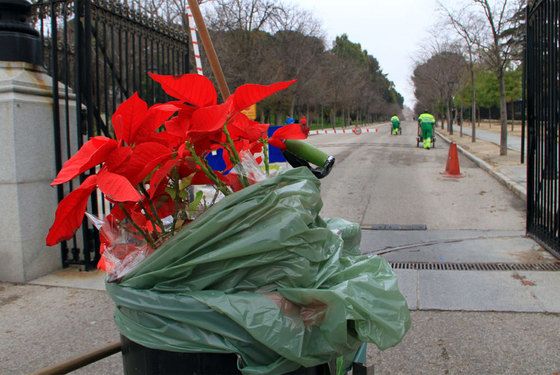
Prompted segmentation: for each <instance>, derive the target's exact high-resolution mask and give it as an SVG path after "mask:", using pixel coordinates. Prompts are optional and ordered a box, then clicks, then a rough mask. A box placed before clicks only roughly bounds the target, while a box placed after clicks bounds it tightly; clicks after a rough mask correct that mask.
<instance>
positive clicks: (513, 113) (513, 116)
mask: <svg viewBox="0 0 560 375" xmlns="http://www.w3.org/2000/svg"><path fill="white" fill-rule="evenodd" d="M514 123H515V107H514V101H513V99H511V131H512V132H513V130H514V129H513V124H514Z"/></svg>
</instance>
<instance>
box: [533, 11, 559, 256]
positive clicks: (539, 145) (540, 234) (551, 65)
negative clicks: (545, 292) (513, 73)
mask: <svg viewBox="0 0 560 375" xmlns="http://www.w3.org/2000/svg"><path fill="white" fill-rule="evenodd" d="M526 64H527V65H526V69H527V70H526V72H527V74H526V76H527V77H526V87H527V94H526V95H527V129H528V153H527V156H528V159H527V182H528V184H527V233H528V234H529V235H530V236H531V237H533V238H535V239H536V240H537V241H539V242H540V243H542V244H543V245H544V246H545V247H547V248H548V249H549V250H551V251H552V252H554V253H555V254H556V255H560V212H559V209H560V197H559V193H560V185H559V180H558V178H559V171H558V165H559V163H558V161H559V160H558V157H559V155H560V153H559V149H558V135H559V134H558V130H559V125H560V1H559V0H540V1H532V2H529V5H528V9H527V50H526Z"/></svg>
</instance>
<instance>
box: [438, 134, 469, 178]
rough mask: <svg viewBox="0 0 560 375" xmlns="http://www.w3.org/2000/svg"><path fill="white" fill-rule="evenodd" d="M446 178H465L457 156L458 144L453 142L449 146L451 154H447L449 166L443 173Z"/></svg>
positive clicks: (447, 165)
mask: <svg viewBox="0 0 560 375" xmlns="http://www.w3.org/2000/svg"><path fill="white" fill-rule="evenodd" d="M441 173H442V174H443V175H444V176H445V177H454V178H461V177H465V176H464V175H462V174H461V171H460V169H459V157H458V156H457V144H456V143H454V142H451V143H450V144H449V153H448V154H447V164H446V165H445V171H444V172H441Z"/></svg>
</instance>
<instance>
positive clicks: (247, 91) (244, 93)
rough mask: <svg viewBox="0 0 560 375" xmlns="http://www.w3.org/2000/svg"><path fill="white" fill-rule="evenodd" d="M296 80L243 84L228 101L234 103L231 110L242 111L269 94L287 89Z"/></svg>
mask: <svg viewBox="0 0 560 375" xmlns="http://www.w3.org/2000/svg"><path fill="white" fill-rule="evenodd" d="M296 81H297V80H293V81H286V82H277V83H273V84H272V85H268V86H263V85H256V84H247V85H242V86H240V87H239V88H238V89H237V90H235V93H234V94H233V95H231V96H230V97H229V98H228V101H231V102H232V103H233V106H232V108H231V111H232V113H236V112H241V111H242V110H244V109H245V108H247V107H250V106H251V105H253V104H255V103H256V102H258V101H260V100H262V99H264V98H266V97H267V96H270V95H272V94H274V93H275V92H277V91H280V90H284V89H286V88H287V87H289V86H290V85H291V84H292V83H294V82H296Z"/></svg>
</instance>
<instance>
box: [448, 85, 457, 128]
mask: <svg viewBox="0 0 560 375" xmlns="http://www.w3.org/2000/svg"><path fill="white" fill-rule="evenodd" d="M454 83H455V82H454V81H452V80H449V81H447V85H448V86H449V97H448V101H447V131H448V132H449V134H453V118H452V117H451V116H452V113H451V108H452V106H453V96H452V92H453V84H454Z"/></svg>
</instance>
